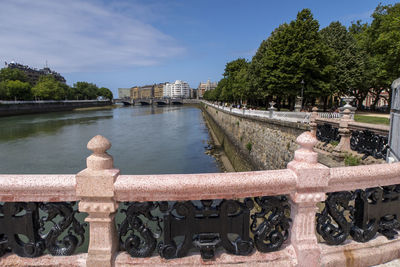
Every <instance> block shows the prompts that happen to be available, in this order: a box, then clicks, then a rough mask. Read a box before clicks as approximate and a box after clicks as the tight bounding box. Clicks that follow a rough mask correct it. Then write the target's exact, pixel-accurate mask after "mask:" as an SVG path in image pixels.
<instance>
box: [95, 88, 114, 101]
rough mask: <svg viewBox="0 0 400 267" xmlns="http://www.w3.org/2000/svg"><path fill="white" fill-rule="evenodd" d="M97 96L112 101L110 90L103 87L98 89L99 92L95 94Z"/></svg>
mask: <svg viewBox="0 0 400 267" xmlns="http://www.w3.org/2000/svg"><path fill="white" fill-rule="evenodd" d="M97 96H102V97H104V98H105V99H109V100H112V99H113V93H112V92H111V90H110V89H108V88H105V87H101V88H99V90H98V92H97Z"/></svg>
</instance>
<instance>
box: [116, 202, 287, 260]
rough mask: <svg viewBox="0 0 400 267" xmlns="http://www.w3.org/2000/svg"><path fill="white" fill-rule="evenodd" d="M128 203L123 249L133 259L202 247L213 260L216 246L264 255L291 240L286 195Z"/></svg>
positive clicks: (178, 254) (181, 253)
mask: <svg viewBox="0 0 400 267" xmlns="http://www.w3.org/2000/svg"><path fill="white" fill-rule="evenodd" d="M124 205H126V206H127V208H123V209H121V212H122V213H123V214H125V218H124V220H123V221H122V223H121V224H119V225H118V232H119V240H120V247H121V249H122V250H126V251H127V252H128V253H129V254H130V255H131V256H132V257H149V256H151V255H152V254H153V253H154V252H155V251H157V252H158V254H159V255H160V256H161V257H163V258H166V259H172V258H179V257H184V256H186V255H187V254H188V253H189V250H191V249H198V250H199V251H200V253H201V257H202V258H203V259H212V258H213V257H214V255H215V250H216V249H217V248H218V247H222V248H224V249H225V251H226V252H228V253H230V254H235V255H249V254H250V253H251V252H252V251H253V249H254V246H255V247H256V248H257V249H258V250H259V251H261V252H269V251H275V250H278V249H280V247H281V246H282V244H283V242H284V241H285V240H286V239H287V237H288V229H289V223H290V218H289V216H290V208H289V205H288V202H287V199H286V197H283V196H280V197H258V198H254V200H253V199H251V198H246V199H244V200H241V201H239V200H226V199H223V200H201V201H184V202H127V203H124ZM150 224H152V225H153V227H150V226H149V225H150ZM250 233H252V234H253V236H254V240H253V238H252V237H251V236H250Z"/></svg>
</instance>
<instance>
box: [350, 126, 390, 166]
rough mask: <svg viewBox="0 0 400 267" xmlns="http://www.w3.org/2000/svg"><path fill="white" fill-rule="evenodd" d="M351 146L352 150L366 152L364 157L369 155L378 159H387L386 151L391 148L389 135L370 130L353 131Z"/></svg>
mask: <svg viewBox="0 0 400 267" xmlns="http://www.w3.org/2000/svg"><path fill="white" fill-rule="evenodd" d="M350 147H351V149H352V150H354V151H357V152H358V153H361V154H364V156H363V159H366V158H367V157H368V156H372V157H374V158H376V159H386V153H387V150H388V148H389V145H388V137H387V136H382V135H378V134H375V133H374V132H371V131H368V130H364V131H353V132H352V133H351V138H350Z"/></svg>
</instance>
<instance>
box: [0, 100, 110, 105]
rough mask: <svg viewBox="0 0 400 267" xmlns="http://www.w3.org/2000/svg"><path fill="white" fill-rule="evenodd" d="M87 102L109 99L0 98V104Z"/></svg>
mask: <svg viewBox="0 0 400 267" xmlns="http://www.w3.org/2000/svg"><path fill="white" fill-rule="evenodd" d="M88 102H110V100H108V99H106V100H104V99H103V100H97V99H91V100H33V101H19V100H17V101H12V100H0V104H4V105H6V104H51V103H88Z"/></svg>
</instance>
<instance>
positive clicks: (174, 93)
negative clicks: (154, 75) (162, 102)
mask: <svg viewBox="0 0 400 267" xmlns="http://www.w3.org/2000/svg"><path fill="white" fill-rule="evenodd" d="M164 97H170V98H190V86H189V84H188V83H187V82H184V81H180V80H176V81H175V82H174V83H166V84H165V86H164Z"/></svg>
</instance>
